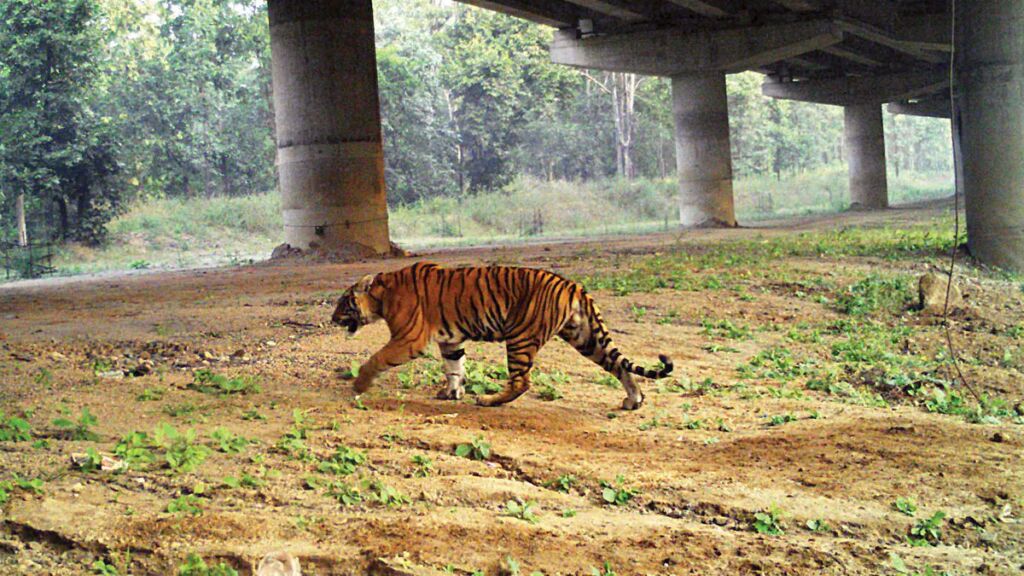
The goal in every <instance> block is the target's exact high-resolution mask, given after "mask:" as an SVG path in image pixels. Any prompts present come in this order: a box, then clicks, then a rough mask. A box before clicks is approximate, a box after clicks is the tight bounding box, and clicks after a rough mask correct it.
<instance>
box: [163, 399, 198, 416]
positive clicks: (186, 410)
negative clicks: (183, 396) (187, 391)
mask: <svg viewBox="0 0 1024 576" xmlns="http://www.w3.org/2000/svg"><path fill="white" fill-rule="evenodd" d="M197 410H199V407H198V406H196V405H195V404H192V403H191V402H184V403H182V404H171V405H168V406H164V414H167V415H168V416H170V417H171V418H180V417H182V416H188V415H190V414H192V413H194V412H196V411H197Z"/></svg>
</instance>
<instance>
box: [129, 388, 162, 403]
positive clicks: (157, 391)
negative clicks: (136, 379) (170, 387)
mask: <svg viewBox="0 0 1024 576" xmlns="http://www.w3.org/2000/svg"><path fill="white" fill-rule="evenodd" d="M165 392H167V390H164V389H163V388H146V389H145V390H143V391H142V392H141V393H139V395H138V396H136V397H135V399H136V400H138V401H139V402H152V401H155V400H160V399H161V398H163V397H164V393H165Z"/></svg>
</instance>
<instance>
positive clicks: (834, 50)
mask: <svg viewBox="0 0 1024 576" xmlns="http://www.w3.org/2000/svg"><path fill="white" fill-rule="evenodd" d="M821 51H822V52H825V53H826V54H831V55H833V56H838V57H840V58H842V59H843V60H849V61H850V62H856V63H857V64H863V65H864V66H870V67H871V68H878V67H879V66H881V65H882V63H881V62H879V61H878V60H875V59H874V58H870V57H868V56H864V55H863V54H859V53H857V52H854V51H853V50H847V49H846V48H842V47H840V46H827V47H825V48H822V49H821Z"/></svg>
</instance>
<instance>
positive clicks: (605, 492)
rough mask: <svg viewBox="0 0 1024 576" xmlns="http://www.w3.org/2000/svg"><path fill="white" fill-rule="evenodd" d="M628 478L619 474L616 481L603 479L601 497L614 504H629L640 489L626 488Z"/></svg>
mask: <svg viewBox="0 0 1024 576" xmlns="http://www.w3.org/2000/svg"><path fill="white" fill-rule="evenodd" d="M625 483H626V478H625V477H624V476H623V475H621V474H619V475H618V476H616V477H615V482H608V481H606V480H602V481H601V498H602V499H603V500H604V501H605V502H607V503H608V504H612V505H614V506H625V505H626V504H629V501H630V500H632V499H633V498H634V497H635V496H636V495H637V494H639V493H640V491H639V490H636V489H632V488H626V487H625Z"/></svg>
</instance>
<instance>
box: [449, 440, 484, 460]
mask: <svg viewBox="0 0 1024 576" xmlns="http://www.w3.org/2000/svg"><path fill="white" fill-rule="evenodd" d="M455 455H456V456H460V457H462V458H469V459H470V460H487V459H488V458H490V456H491V445H490V444H488V443H487V441H486V440H484V437H483V436H476V437H475V438H473V441H472V442H470V443H469V444H459V445H458V446H456V447H455Z"/></svg>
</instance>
